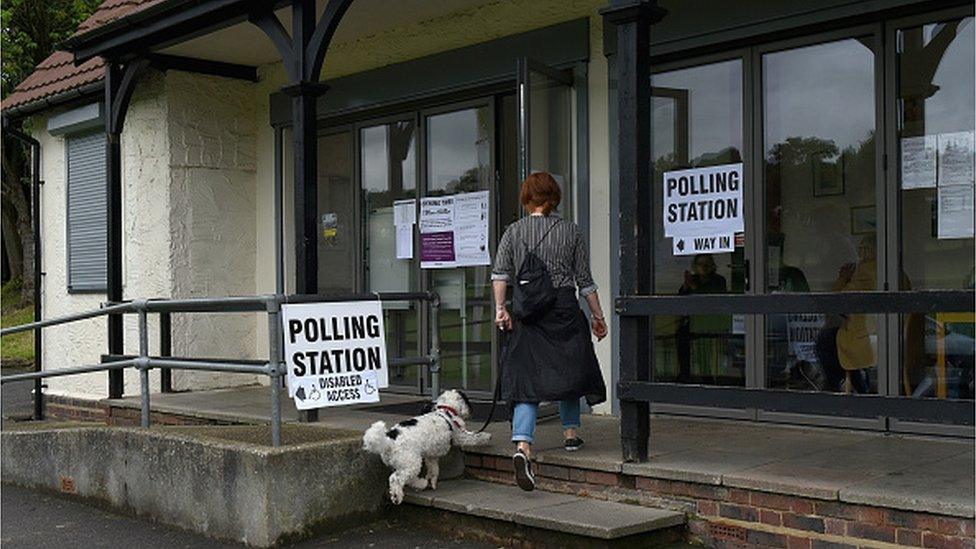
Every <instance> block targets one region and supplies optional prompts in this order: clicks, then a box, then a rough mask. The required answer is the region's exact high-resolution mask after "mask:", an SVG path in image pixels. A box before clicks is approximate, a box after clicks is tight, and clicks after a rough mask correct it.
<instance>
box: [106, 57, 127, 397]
mask: <svg viewBox="0 0 976 549" xmlns="http://www.w3.org/2000/svg"><path fill="white" fill-rule="evenodd" d="M120 82H121V75H120V70H119V67H118V65H116V64H115V63H108V64H107V65H106V66H105V138H106V151H105V177H106V189H107V193H108V196H107V201H106V207H107V209H108V211H107V214H108V216H107V217H108V219H107V221H108V230H107V235H106V236H107V240H106V251H107V258H106V261H107V263H106V267H107V269H106V286H107V287H106V294H107V295H106V297H107V299H108V301H110V302H113V303H118V302H120V301H122V124H121V121H117V120H115V116H113V115H114V112H113V111H114V110H115V109H113V106H114V104H115V102H116V97H117V94H118V92H119V87H120ZM122 318H123V315H121V314H112V315H109V316H108V354H110V355H115V356H121V355H122V354H123V352H124V338H123V331H122ZM123 393H124V375H123V372H122V370H110V371H109V372H108V397H109V398H122V395H123Z"/></svg>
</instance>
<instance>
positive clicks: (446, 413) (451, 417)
mask: <svg viewBox="0 0 976 549" xmlns="http://www.w3.org/2000/svg"><path fill="white" fill-rule="evenodd" d="M437 411H438V412H441V413H442V414H441V417H442V418H444V420H445V421H447V425H448V427H450V428H451V430H452V431H453V430H454V427H457V428H458V429H464V426H463V425H462V424H461V423H460V419H459V418H460V416H459V414H458V413H457V410H455V409H454V408H452V407H450V406H444V405H442V404H438V405H437Z"/></svg>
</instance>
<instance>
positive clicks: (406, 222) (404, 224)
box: [393, 198, 417, 259]
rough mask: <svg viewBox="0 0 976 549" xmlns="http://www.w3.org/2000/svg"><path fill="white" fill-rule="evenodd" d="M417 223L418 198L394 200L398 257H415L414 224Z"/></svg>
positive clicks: (394, 223)
mask: <svg viewBox="0 0 976 549" xmlns="http://www.w3.org/2000/svg"><path fill="white" fill-rule="evenodd" d="M416 223H417V201H416V200H414V199H412V198H409V199H406V200H395V201H393V225H394V226H395V227H396V257H397V259H413V226H414V225H416Z"/></svg>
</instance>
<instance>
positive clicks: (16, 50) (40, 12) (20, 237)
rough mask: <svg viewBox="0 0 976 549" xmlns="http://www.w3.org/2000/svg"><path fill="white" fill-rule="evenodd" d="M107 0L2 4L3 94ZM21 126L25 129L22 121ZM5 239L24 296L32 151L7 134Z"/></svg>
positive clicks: (29, 282) (28, 290)
mask: <svg viewBox="0 0 976 549" xmlns="http://www.w3.org/2000/svg"><path fill="white" fill-rule="evenodd" d="M100 3H101V0H6V1H5V2H4V3H3V7H2V8H0V24H2V27H0V40H2V47H3V57H2V63H0V65H2V66H0V95H2V97H3V98H6V97H7V95H8V94H9V93H10V92H11V91H13V89H14V88H15V87H16V85H17V84H19V83H20V82H22V81H23V80H24V79H25V78H27V77H28V76H29V75H30V74H31V72H33V70H34V67H36V66H37V65H38V64H39V63H40V62H41V61H43V60H44V59H45V58H47V56H49V55H51V53H53V52H54V51H55V49H56V48H57V46H58V45H59V44H60V43H61V42H62V41H63V40H64V39H65V38H67V37H69V36H71V35H72V34H73V33H74V32H75V29H76V28H77V27H78V25H79V24H80V23H81V22H82V21H84V20H85V19H86V18H87V17H88V16H89V15H91V14H92V13H93V12H94V11H95V9H96V8H97V7H98V5H99V4H100ZM14 126H15V127H16V128H17V129H25V128H24V127H23V122H22V121H16V122H15V123H14ZM2 162H3V176H2V180H0V181H2V189H0V190H2V193H0V196H2V204H0V209H2V215H3V243H4V246H5V248H6V251H7V257H8V259H9V262H10V271H11V272H10V274H11V278H17V277H21V278H22V280H23V286H22V287H23V292H22V299H23V300H25V301H26V300H29V299H30V298H31V296H32V292H33V288H34V277H33V269H34V253H33V252H34V233H33V230H32V225H31V215H32V214H31V207H30V183H29V180H28V177H27V172H28V167H29V165H30V162H29V161H28V151H27V148H26V147H25V145H24V144H23V143H21V142H20V141H18V140H16V139H14V138H12V137H10V136H8V135H7V134H6V133H5V134H4V135H3V159H2Z"/></svg>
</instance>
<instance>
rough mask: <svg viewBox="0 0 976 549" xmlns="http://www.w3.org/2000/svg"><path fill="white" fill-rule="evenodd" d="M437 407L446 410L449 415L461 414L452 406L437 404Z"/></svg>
mask: <svg viewBox="0 0 976 549" xmlns="http://www.w3.org/2000/svg"><path fill="white" fill-rule="evenodd" d="M437 409H438V410H444V411H446V412H448V413H450V414H451V415H454V416H460V415H461V414H459V413H458V411H457V410H455V409H454V408H452V407H450V406H445V405H443V404H438V405H437Z"/></svg>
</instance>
